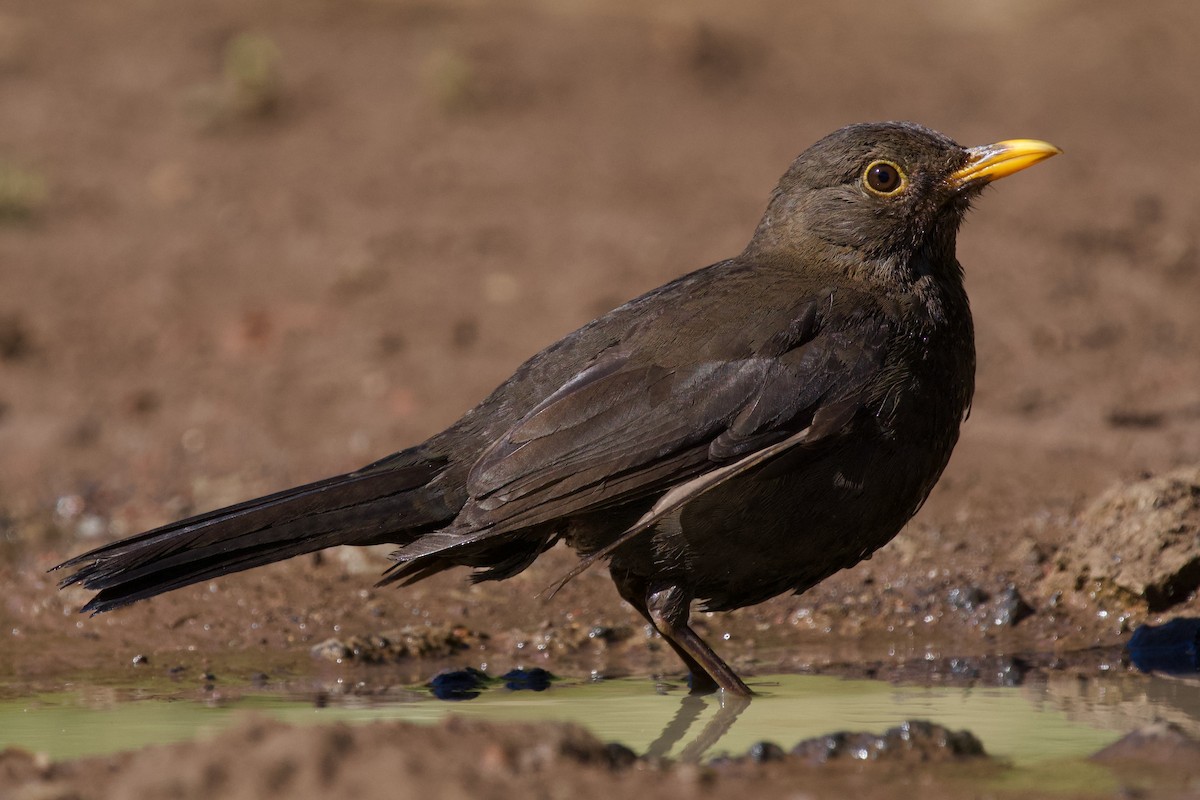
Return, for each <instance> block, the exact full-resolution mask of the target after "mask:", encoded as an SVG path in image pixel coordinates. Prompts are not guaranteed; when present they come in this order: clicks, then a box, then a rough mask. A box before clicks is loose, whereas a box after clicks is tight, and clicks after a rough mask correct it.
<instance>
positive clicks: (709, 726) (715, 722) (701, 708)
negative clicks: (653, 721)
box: [646, 692, 750, 761]
mask: <svg viewBox="0 0 1200 800" xmlns="http://www.w3.org/2000/svg"><path fill="white" fill-rule="evenodd" d="M712 704H715V705H716V706H717V713H716V714H714V715H713V717H712V719H710V720H709V721H708V722H707V723H705V724H704V726H703V727H702V728H701V729H700V730H699V732H698V733H697V734H696V736H695V737H693V738H692V739H691V740H690V741H688V742H687V744H685V745H684V746H683V747H682V748H681V749H680V750H679V755H678V758H679V760H680V761H699V760H700V759H701V758H702V757H703V756H704V754H705V753H707V752H708V751H709V750H710V749H711V748H713V747H714V746H715V745H716V744H717V743H718V742H720V741H721V739H723V738H724V737H725V734H727V733H729V729H730V728H732V727H733V723H734V722H736V721H737V718H738V717H739V716H740V715H741V713H742V712H743V711H745V710H746V709H747V708H749V707H750V698H748V697H735V696H733V695H726V694H725V693H724V692H721V693H719V694H716V695H708V696H705V697H698V696H696V695H687V696H685V697H684V698H683V699H682V700H680V702H679V710H678V711H676V712H675V716H673V717H671V721H670V722H668V723H667V724H666V726H665V727H664V728H663V729H662V733H660V734H659V735H658V738H657V739H655V740H654V741H653V742H651V743H650V746H649V747H647V748H646V755H648V756H652V757H655V758H666V757H667V756H668V755H669V754H670V753H671V751H673V750H675V748H676V746H677V745H678V744H679V743H680V742H681V741H683V740H684V737H685V736H687V733H688V731H690V730H691V729H692V727H693V726H694V725H695V724H696V721H697V720H699V719H700V717H701V715H702V714H703V713H704V712H705V711H706V710H707V709H708V707H709V705H712Z"/></svg>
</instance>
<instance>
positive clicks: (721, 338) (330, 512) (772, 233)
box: [60, 123, 1058, 694]
mask: <svg viewBox="0 0 1200 800" xmlns="http://www.w3.org/2000/svg"><path fill="white" fill-rule="evenodd" d="M1057 152H1058V150H1057V149H1056V148H1054V147H1052V146H1051V145H1048V144H1045V143H1044V142H1036V141H1032V140H1015V141H1009V142H1000V143H998V144H996V145H989V146H986V147H982V148H972V149H970V150H967V149H964V148H962V147H960V146H959V145H957V144H955V143H954V142H953V141H951V140H950V139H948V138H946V137H945V136H942V135H941V134H938V133H935V132H933V131H931V130H928V129H926V128H922V127H920V126H917V125H913V124H909V123H878V124H865V125H854V126H850V127H847V128H843V129H841V130H839V131H837V132H835V133H833V134H831V135H830V136H827V137H826V138H824V139H822V140H821V141H819V142H817V143H816V144H815V145H813V146H812V147H811V148H809V149H808V150H807V151H805V152H804V153H803V154H802V155H801V156H800V157H799V158H797V159H796V161H795V162H794V163H793V164H792V166H791V168H790V169H789V170H788V171H787V173H785V174H784V176H783V178H782V179H781V180H780V182H779V185H778V187H777V188H776V189H775V192H774V194H773V195H772V197H771V200H770V203H769V205H768V207H767V211H766V214H765V215H764V216H763V219H762V222H761V223H760V224H759V226H758V229H757V230H756V231H755V233H754V237H753V238H752V239H751V241H750V244H749V245H748V246H747V248H746V250H745V251H744V252H742V253H741V254H740V255H738V256H736V257H735V258H732V259H730V260H728V261H722V262H720V263H717V264H714V265H712V266H710V267H707V268H705V269H702V270H699V271H697V272H693V273H691V274H688V275H685V276H683V277H681V278H679V279H677V280H675V281H673V282H671V283H669V284H667V285H665V286H663V287H660V288H658V289H655V290H654V291H652V292H649V293H647V294H645V295H642V296H641V297H639V298H637V299H635V300H633V301H631V302H629V303H626V304H625V305H623V306H621V307H620V308H617V309H616V310H614V311H612V312H610V313H608V314H606V315H604V316H603V317H600V318H599V319H597V320H595V321H593V322H591V323H589V324H588V325H585V326H584V327H582V328H580V329H579V330H578V331H575V332H574V333H572V334H570V335H569V336H567V337H566V338H564V339H562V340H561V341H559V342H557V343H555V344H553V345H551V346H550V347H548V348H546V349H545V350H543V351H542V352H541V353H538V354H537V355H536V356H534V357H533V358H531V359H530V360H529V361H527V362H525V364H523V365H522V366H521V367H520V368H519V369H518V370H517V371H516V373H515V374H514V375H513V376H512V377H511V378H510V379H509V380H507V381H506V382H505V383H504V384H502V385H501V386H500V387H499V388H497V389H496V390H495V391H494V392H493V393H492V394H491V396H489V397H488V398H487V399H485V400H484V401H483V402H482V403H480V404H479V405H478V406H477V407H476V408H474V409H473V410H471V411H470V412H468V413H467V414H466V415H465V416H464V417H463V418H462V419H460V420H459V421H458V422H456V423H455V424H454V425H452V426H451V427H450V428H448V429H447V430H446V431H444V432H442V433H439V434H437V435H436V436H434V437H432V438H431V439H429V440H428V441H426V442H424V443H423V444H420V445H417V446H416V447H412V448H410V449H408V450H404V451H401V452H399V453H396V454H395V455H392V456H389V457H387V458H385V459H383V460H381V461H378V462H376V463H374V464H371V465H369V466H367V467H364V468H363V469H361V470H358V471H356V472H353V473H349V474H347V475H341V476H337V477H333V478H329V479H326V480H323V481H319V482H317V483H314V484H309V485H307V486H301V487H297V488H294V489H289V490H286V491H283V492H279V493H277V494H274V495H270V496H267V497H263V498H259V499H256V500H250V501H248V502H246V503H242V504H240V505H237V506H232V507H230V508H225V509H220V510H217V511H213V512H209V513H207V514H202V515H200V516H197V517H193V518H191V519H185V520H182V521H179V522H175V523H172V524H170V525H166V526H164V527H162V528H158V529H157V530H153V531H149V532H148V533H143V534H141V535H140V536H134V537H132V538H129V539H126V540H123V541H119V542H115V543H113V544H109V545H106V546H103V547H100V548H97V549H95V550H93V551H91V552H89V553H85V554H84V555H81V556H78V557H76V558H74V559H71V560H70V561H67V562H66V563H64V564H62V565H60V567H73V568H76V570H77V571H76V572H75V573H74V574H72V575H70V576H69V577H67V578H66V579H65V580H64V581H63V585H64V586H67V585H71V584H77V583H78V584H82V585H83V586H84V587H85V588H87V589H93V590H97V594H96V596H95V597H94V598H93V599H92V600H91V602H89V603H88V604H87V605H86V606H85V608H84V610H88V611H95V612H101V611H108V610H111V609H114V608H118V607H120V606H123V605H126V604H128V603H131V602H134V601H136V600H140V599H143V598H147V597H151V596H153V595H156V594H160V593H162V592H165V591H168V590H171V589H175V588H179V587H181V586H186V585H188V584H191V583H195V582H197V581H203V580H208V579H210V578H213V577H216V576H219V575H224V574H227V573H230V572H236V571H238V570H243V569H248V568H250V567H254V566H258V565H261V564H266V563H270V562H272V561H278V560H281V559H284V558H290V557H291V556H295V555H299V554H301V553H307V552H312V551H314V550H319V549H322V548H325V547H330V546H333V545H340V544H351V545H372V544H379V543H385V542H390V543H395V544H397V545H399V549H398V550H396V552H395V553H394V554H393V558H394V560H395V561H396V564H395V565H394V566H393V567H392V568H391V569H389V570H388V572H387V573H385V575H384V578H383V579H382V581H381V583H392V582H396V581H399V582H403V583H409V582H412V581H416V580H420V579H421V578H424V577H426V576H428V575H432V574H434V573H436V572H440V571H442V570H445V569H448V568H450V567H455V566H467V567H473V568H475V570H476V572H475V574H474V579H475V580H494V579H501V578H507V577H509V576H511V575H514V574H516V573H517V572H520V571H521V570H523V569H525V568H526V567H527V566H529V564H531V563H532V562H533V561H534V559H536V558H537V556H538V555H539V554H540V553H542V552H543V551H544V550H546V549H547V548H548V547H550V546H551V545H552V544H554V543H555V542H556V541H558V540H560V539H561V540H563V541H565V542H566V543H567V544H569V545H570V546H572V547H573V548H575V550H576V551H578V552H579V553H580V554H581V555H582V556H583V560H582V561H581V565H580V567H579V569H583V568H584V567H586V566H587V565H588V564H590V563H592V561H594V560H596V559H598V558H605V559H607V560H608V561H609V569H610V572H611V574H612V577H613V580H614V582H615V583H616V585H617V588H618V590H619V591H620V593H621V596H622V597H624V598H625V599H626V600H627V601H629V602H630V603H631V604H632V605H633V606H634V607H635V608H636V609H638V611H639V612H640V613H641V614H642V615H643V616H644V617H646V619H647V620H649V621H650V622H651V623H652V624H653V625H654V626H655V627H656V628H657V629H658V630H659V631H660V632H661V633H662V635H663V636H664V637H665V638H666V640H667V641H668V642H669V643H670V644H671V646H672V647H673V648H674V650H675V651H676V652H677V653H678V654H679V655H680V657H681V658H682V659H683V661H684V662H685V663H686V665H687V666H688V668H689V670H690V671H691V673H692V678H693V690H694V691H711V690H713V689H716V688H718V687H720V688H724V689H726V690H728V691H731V692H735V693H738V694H749V689H748V688H747V687H746V686H745V684H744V683H742V681H741V680H740V679H739V678H738V676H737V675H736V674H734V672H733V670H732V669H730V667H729V666H728V665H727V664H725V662H724V661H722V660H721V659H720V658H719V657H718V656H717V654H716V653H715V652H713V651H712V650H711V649H710V648H709V647H708V645H707V644H705V643H704V642H703V641H702V640H701V639H700V637H699V636H697V635H696V634H695V632H694V631H692V629H691V628H690V627H689V626H688V615H689V612H690V607H691V603H692V601H693V600H700V601H702V602H703V603H704V604H705V606H706V607H707V608H709V609H714V610H723V609H731V608H738V607H741V606H745V605H749V604H752V603H757V602H760V601H762V600H765V599H767V598H769V597H772V596H774V595H777V594H779V593H781V592H786V591H795V592H801V591H804V590H805V589H808V588H809V587H811V586H813V585H814V584H816V583H817V582H818V581H820V580H822V579H823V578H825V577H827V576H829V575H831V574H832V573H834V572H836V571H837V570H839V569H842V568H844V567H849V566H851V565H853V564H856V563H857V562H858V561H860V560H861V559H863V558H865V557H867V556H868V555H870V554H871V553H872V552H873V551H874V550H875V549H877V548H878V547H880V546H882V545H883V544H884V543H886V542H887V541H888V540H890V539H891V538H892V537H893V536H894V535H895V534H896V533H897V531H899V530H900V528H901V527H902V526H903V525H904V524H905V523H906V522H907V521H908V519H909V518H910V517H912V515H913V514H915V513H916V511H917V509H918V508H919V507H920V506H921V504H922V503H923V502H924V500H925V498H926V497H927V496H928V494H929V491H930V490H931V489H932V488H933V485H934V483H935V482H936V481H937V479H938V477H939V476H940V475H941V473H942V470H943V469H944V468H945V466H946V463H947V460H948V459H949V457H950V451H951V449H952V448H953V447H954V443H955V441H956V440H957V439H958V431H959V424H960V423H961V422H962V420H963V418H964V417H965V415H966V413H967V410H968V408H969V406H970V403H971V394H972V391H973V388H974V373H975V346H974V334H973V329H972V323H971V314H970V310H969V308H968V304H967V296H966V293H965V291H964V289H963V283H962V271H961V268H960V267H959V264H958V261H957V260H956V258H955V235H956V233H957V230H958V226H959V224H960V223H961V221H962V218H963V214H964V213H965V212H966V210H967V206H968V204H969V202H970V201H971V199H972V198H973V197H975V196H976V195H977V194H978V193H979V191H980V190H981V189H982V187H983V186H984V185H986V184H987V183H988V182H989V181H991V180H994V179H996V178H999V177H1003V176H1004V175H1007V174H1010V173H1012V172H1015V171H1017V170H1019V169H1022V168H1024V167H1026V166H1029V165H1030V164H1032V163H1035V162H1037V161H1040V160H1041V159H1043V158H1047V157H1049V156H1051V155H1053V154H1055V153H1057ZM578 571H579V570H576V573H577V572H578ZM573 574H575V573H573ZM568 577H570V576H568Z"/></svg>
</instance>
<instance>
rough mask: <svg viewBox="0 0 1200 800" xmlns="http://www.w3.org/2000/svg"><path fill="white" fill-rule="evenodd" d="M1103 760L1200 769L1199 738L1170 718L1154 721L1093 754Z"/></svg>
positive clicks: (1194, 770) (1106, 762) (1092, 757)
mask: <svg viewBox="0 0 1200 800" xmlns="http://www.w3.org/2000/svg"><path fill="white" fill-rule="evenodd" d="M1091 760H1092V761H1099V762H1102V763H1105V764H1144V765H1147V766H1149V765H1154V766H1171V767H1173V768H1174V767H1178V768H1179V769H1181V770H1183V769H1187V770H1188V771H1189V772H1190V773H1191V774H1196V773H1197V772H1198V771H1200V767H1198V766H1197V765H1198V764H1200V741H1197V740H1196V739H1193V738H1192V737H1191V736H1189V735H1188V734H1187V733H1185V732H1184V730H1183V729H1182V728H1180V727H1179V726H1178V725H1176V724H1174V723H1172V722H1155V723H1152V724H1150V725H1147V726H1145V727H1144V728H1139V729H1138V730H1136V731H1134V732H1133V733H1130V734H1127V735H1126V736H1124V737H1122V738H1120V739H1118V740H1117V741H1115V742H1113V743H1112V744H1110V745H1109V746H1108V747H1105V748H1104V749H1103V750H1100V751H1099V752H1097V753H1094V754H1092V756H1091Z"/></svg>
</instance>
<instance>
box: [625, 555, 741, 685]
mask: <svg viewBox="0 0 1200 800" xmlns="http://www.w3.org/2000/svg"><path fill="white" fill-rule="evenodd" d="M610 574H611V575H612V579H613V583H615V584H616V587H617V593H618V594H620V595H621V599H622V600H624V601H625V602H626V603H629V605H631V606H633V607H634V608H635V609H636V610H637V612H638V613H639V614H641V615H642V616H643V617H645V619H646V622H649V623H650V626H651V627H653V628H654V629H655V630H656V631H658V632H659V634H661V635H662V637H663V638H664V639H666V641H667V644H669V645H670V646H671V649H672V650H674V651H675V655H677V656H679V660H680V661H682V662H683V664H684V666H686V667H687V671H688V674H689V675H690V676H691V693H692V694H712V693H713V692H715V691H716V690H717V689H720V688H721V687H720V686H719V685H718V684H717V682H716V681H714V680H713V679H712V676H711V675H709V674H708V669H707V668H706V667H704V666H703V665H702V664H701V663H700V662H699V661H697V660H696V659H694V658H692V654H691V653H689V652H688V651H687V650H685V649H683V647H681V646H680V644H679V643H678V642H676V641H675V640H674V639H673V638H671V637H670V636H668V635H667V634H666V633H663V631H662V629H661V628H660V627H659V625H658V623H657V622H655V620H654V617H653V616H652V615H651V614H650V609H649V608H647V607H646V601H647V599H648V597H649V592H647V590H646V583H645V581H644V580H641V579H639V578H636V577H634V576H633V575H631V574H629V573H628V572H624V571H621V570H617V569H616V568H610ZM710 652H711V651H710ZM718 660H719V659H718Z"/></svg>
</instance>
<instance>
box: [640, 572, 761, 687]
mask: <svg viewBox="0 0 1200 800" xmlns="http://www.w3.org/2000/svg"><path fill="white" fill-rule="evenodd" d="M690 606H691V598H690V597H688V596H687V594H686V593H685V592H684V591H683V588H682V587H680V586H678V585H671V586H664V587H662V588H658V589H655V588H654V587H650V588H649V589H648V590H647V592H646V609H647V610H648V611H649V612H650V621H651V622H652V623H653V624H654V627H655V628H657V629H658V632H659V633H661V634H662V635H663V638H664V639H666V640H667V641H668V642H670V643H671V646H672V647H673V648H674V649H675V652H677V653H679V654H680V657H681V658H682V659H683V660H684V661H685V662H686V663H687V664H688V666H689V667H690V668H691V669H692V693H693V694H700V693H701V692H712V691H714V690H715V689H716V688H717V687H720V688H722V689H724V690H725V691H726V692H727V693H728V694H732V695H738V696H741V697H750V696H752V695H753V694H754V693H753V692H752V691H750V687H749V686H747V685H746V684H745V683H743V682H742V679H741V678H739V677H738V676H737V673H736V672H734V671H733V668H732V667H730V666H729V665H728V664H726V663H725V661H724V660H722V658H721V657H720V656H719V655H717V654H716V652H715V651H714V650H713V649H712V648H711V647H709V646H708V644H707V643H706V642H705V641H704V640H703V639H701V638H700V635H699V634H698V633H696V632H695V631H694V630H692V629H691V627H690V626H689V625H688V617H689V616H691V607H690ZM684 653H686V654H687V655H684ZM693 665H696V666H698V667H699V668H700V670H699V671H697V669H696V666H693ZM701 675H706V676H707V677H708V681H707V682H705V683H703V684H701V682H699V681H698V680H697V678H699V677H700V676H701Z"/></svg>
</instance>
